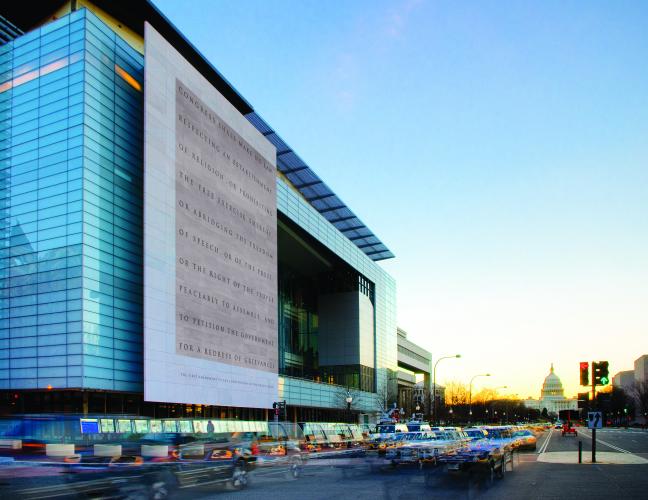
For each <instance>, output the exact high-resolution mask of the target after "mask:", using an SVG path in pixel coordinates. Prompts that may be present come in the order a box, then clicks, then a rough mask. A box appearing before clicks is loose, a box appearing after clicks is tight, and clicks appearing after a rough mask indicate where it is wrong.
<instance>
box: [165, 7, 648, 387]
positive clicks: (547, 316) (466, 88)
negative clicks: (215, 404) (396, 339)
mask: <svg viewBox="0 0 648 500" xmlns="http://www.w3.org/2000/svg"><path fill="white" fill-rule="evenodd" d="M154 1H155V4H156V5H157V6H158V7H159V8H160V10H161V11H162V12H163V13H164V14H165V15H166V16H167V17H168V18H169V19H170V20H171V21H172V22H173V23H174V24H175V25H176V26H177V27H178V28H179V29H180V30H181V31H182V32H183V33H185V35H186V36H187V37H188V38H189V40H190V41H191V42H192V43H193V44H194V45H195V46H196V47H197V48H198V49H199V50H200V51H201V52H202V53H203V54H204V55H205V56H206V57H207V58H208V59H209V60H210V61H211V62H212V63H213V64H214V65H215V66H216V67H217V68H218V69H219V71H220V72H221V73H222V74H223V75H224V76H225V77H226V78H227V79H228V80H229V81H230V82H231V83H232V84H233V85H234V86H235V87H236V88H237V89H238V90H239V92H240V93H241V94H242V95H243V96H244V97H245V98H246V99H247V100H248V101H249V102H250V103H251V104H252V105H253V106H254V108H255V110H256V111H257V112H258V113H259V114H260V115H261V116H262V117H263V118H264V119H265V120H266V121H267V122H268V123H269V124H270V125H271V126H272V127H273V128H274V129H275V130H276V131H277V132H278V133H279V134H280V135H281V136H282V137H283V138H284V140H285V141H286V142H287V143H288V144H289V145H290V146H291V147H292V148H293V149H294V150H295V151H296V152H297V153H298V154H299V155H300V156H301V157H302V158H303V159H304V160H305V161H306V162H307V163H308V164H309V165H310V166H311V168H313V169H314V170H315V171H316V172H317V173H318V175H319V176H320V177H321V178H322V179H323V180H324V181H325V182H326V183H327V184H328V185H329V186H330V187H331V188H332V189H333V190H334V191H335V192H336V193H337V194H338V195H339V196H340V198H341V199H342V200H344V201H345V203H346V204H347V205H348V206H349V207H350V208H351V209H352V210H353V211H354V212H355V213H356V214H357V215H358V216H359V217H360V218H361V219H362V220H363V222H364V223H365V224H366V225H367V226H368V227H369V228H370V229H371V230H372V231H373V232H374V233H375V234H376V235H377V236H378V237H379V238H380V239H381V240H382V241H383V242H384V243H385V244H386V245H387V246H388V247H389V248H390V249H391V250H392V251H393V252H394V254H395V255H396V258H395V259H391V260H388V261H383V262H382V263H381V265H382V266H383V267H384V268H385V269H386V270H387V271H388V272H389V273H390V274H391V275H392V276H393V277H394V278H395V279H396V281H397V287H398V292H397V293H398V299H397V300H398V303H397V310H398V312H397V315H398V324H399V326H400V327H402V328H403V329H405V330H406V331H407V332H408V336H409V338H410V339H411V340H413V341H414V342H416V343H418V344H420V345H421V346H422V347H425V348H426V349H428V350H430V351H431V352H432V353H433V356H434V358H435V359H436V358H438V357H440V356H445V355H452V354H455V353H460V354H461V355H462V357H461V359H453V360H444V361H442V362H441V363H439V365H438V369H437V378H438V381H439V382H440V383H444V382H449V381H458V382H463V383H466V384H467V383H468V382H469V380H470V379H471V378H472V376H473V375H477V374H482V373H491V374H492V376H491V377H479V378H477V379H475V384H474V389H475V390H479V389H480V388H481V387H499V386H504V385H506V386H507V387H508V389H506V390H505V391H503V392H504V394H507V395H510V396H514V395H518V396H520V397H527V396H533V397H538V395H539V392H540V387H541V384H542V381H543V379H544V377H545V376H546V375H547V374H548V373H549V366H550V364H551V363H552V362H553V363H554V366H555V370H556V373H557V374H558V375H559V376H560V377H561V379H562V381H563V384H564V385H565V388H566V393H567V395H568V396H571V395H573V394H575V393H576V392H577V391H578V390H579V387H578V383H579V381H578V367H579V361H592V360H608V361H609V362H610V372H611V374H614V373H616V372H617V371H620V370H627V369H632V367H633V361H634V359H636V358H637V357H639V356H640V355H642V354H646V353H648V231H647V229H648V228H647V225H648V113H647V112H646V109H648V90H647V89H648V64H646V54H648V30H646V28H645V27H646V26H647V25H648V3H646V2H641V1H637V2H626V1H607V2H605V1H597V2H587V1H580V2H578V1H576V2H574V1H560V2H552V1H543V2H537V1H536V2H525V1H514V2H506V1H492V2H489V1H479V2H476V1H460V2H457V1H448V2H444V1H432V0H402V1H399V0H394V1H380V0H371V1H362V0H354V1H343V0H332V1H327V2H322V1H314V0H311V1H308V0H299V1H288V0H279V1H276V2H267V1H260V0H259V1H252V0H236V1H215V0H194V1H192V2H191V3H188V2H180V1H177V0H154Z"/></svg>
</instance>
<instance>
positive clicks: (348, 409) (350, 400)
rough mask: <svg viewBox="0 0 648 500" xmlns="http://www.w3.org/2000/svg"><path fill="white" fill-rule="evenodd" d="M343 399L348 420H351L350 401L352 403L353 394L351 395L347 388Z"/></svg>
mask: <svg viewBox="0 0 648 500" xmlns="http://www.w3.org/2000/svg"><path fill="white" fill-rule="evenodd" d="M344 401H346V405H347V411H348V412H349V420H351V403H353V396H351V393H350V392H349V391H348V390H347V393H346V398H344Z"/></svg>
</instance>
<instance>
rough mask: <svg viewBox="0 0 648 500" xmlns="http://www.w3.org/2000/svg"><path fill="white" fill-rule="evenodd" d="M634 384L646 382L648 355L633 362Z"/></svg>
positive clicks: (647, 378)
mask: <svg viewBox="0 0 648 500" xmlns="http://www.w3.org/2000/svg"><path fill="white" fill-rule="evenodd" d="M634 378H635V382H645V381H646V380H648V354H644V355H643V356H641V357H640V358H637V359H636V360H635V362H634Z"/></svg>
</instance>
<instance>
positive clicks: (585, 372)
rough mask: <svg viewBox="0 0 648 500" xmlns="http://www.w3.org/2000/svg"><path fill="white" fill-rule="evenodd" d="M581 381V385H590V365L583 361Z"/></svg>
mask: <svg viewBox="0 0 648 500" xmlns="http://www.w3.org/2000/svg"><path fill="white" fill-rule="evenodd" d="M580 381H581V385H589V363H588V362H587V361H581V364H580Z"/></svg>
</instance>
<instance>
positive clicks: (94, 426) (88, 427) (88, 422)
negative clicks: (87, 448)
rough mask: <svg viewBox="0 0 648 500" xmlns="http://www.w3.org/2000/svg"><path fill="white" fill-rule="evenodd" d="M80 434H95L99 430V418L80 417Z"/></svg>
mask: <svg viewBox="0 0 648 500" xmlns="http://www.w3.org/2000/svg"><path fill="white" fill-rule="evenodd" d="M80 423H81V434H97V433H98V432H99V420H97V419H96V418H82V419H81V420H80Z"/></svg>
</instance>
